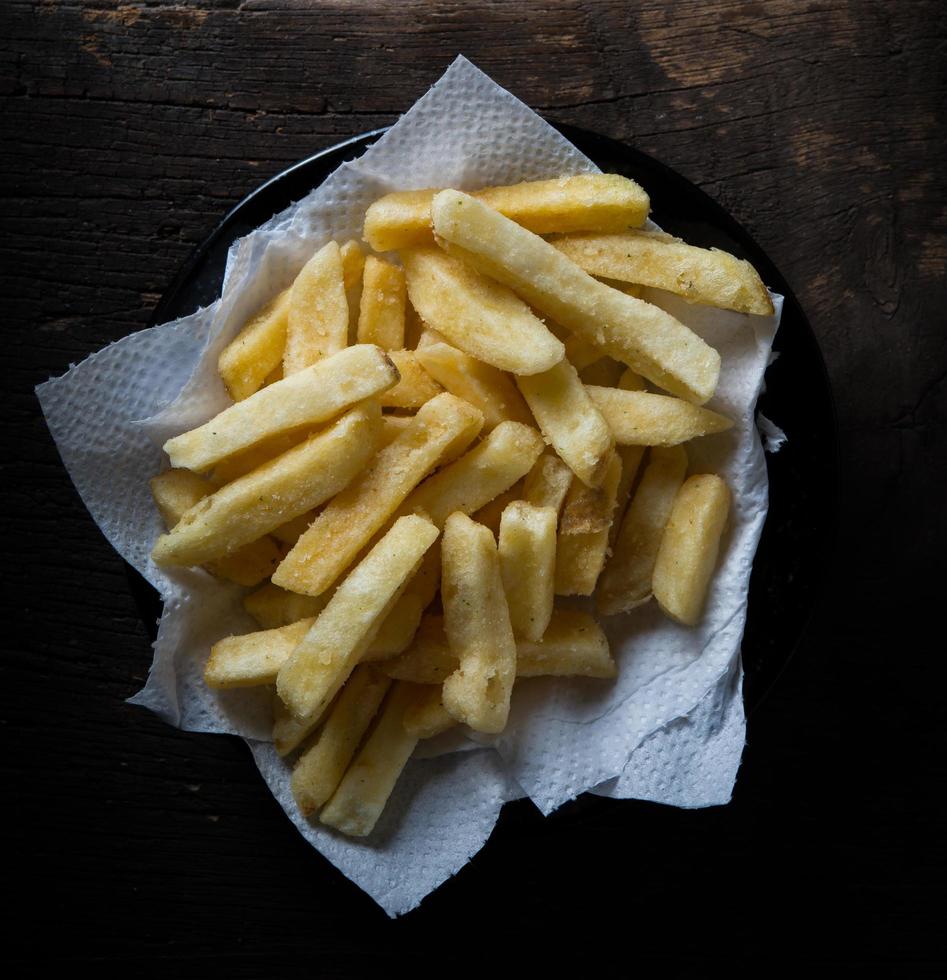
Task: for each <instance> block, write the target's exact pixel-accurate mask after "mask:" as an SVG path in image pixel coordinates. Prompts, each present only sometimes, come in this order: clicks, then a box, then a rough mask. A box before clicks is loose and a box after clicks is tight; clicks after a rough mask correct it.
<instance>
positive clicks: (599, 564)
mask: <svg viewBox="0 0 947 980" xmlns="http://www.w3.org/2000/svg"><path fill="white" fill-rule="evenodd" d="M620 479H621V459H620V458H619V456H618V454H617V453H615V452H613V453H612V456H611V459H610V460H609V464H608V470H607V471H606V474H605V480H604V482H603V483H602V486H601V487H600V488H599V489H598V490H594V491H593V490H590V489H589V488H588V487H584V486H582V487H580V488H579V493H578V495H577V496H576V497H574V498H573V500H572V501H570V500H569V498H568V497H567V498H566V504H565V507H564V508H563V512H562V521H561V527H560V531H559V540H558V542H557V543H556V592H557V594H558V595H591V594H592V593H593V592H594V591H595V583H596V582H597V581H598V577H599V575H600V574H601V572H602V568H603V567H604V565H605V558H606V556H607V554H608V531H609V528H610V527H611V523H612V515H613V514H614V512H615V503H616V499H617V494H618V482H619V480H620ZM570 492H571V491H570ZM592 494H594V495H595V499H594V502H591V501H588V500H587V499H586V498H588V497H589V496H590V495H592ZM573 505H578V506H576V507H575V510H576V511H577V512H579V516H581V518H582V520H581V521H576V522H573V521H572V520H571V517H572V513H571V511H572V510H573ZM592 511H595V512H596V513H595V514H594V515H593V514H592V513H591V512H592ZM579 526H583V527H588V528H589V530H577V528H578V527H579Z"/></svg>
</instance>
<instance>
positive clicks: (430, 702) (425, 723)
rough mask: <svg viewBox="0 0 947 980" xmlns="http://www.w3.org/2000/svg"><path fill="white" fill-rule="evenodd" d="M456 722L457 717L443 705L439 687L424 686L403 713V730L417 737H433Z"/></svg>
mask: <svg viewBox="0 0 947 980" xmlns="http://www.w3.org/2000/svg"><path fill="white" fill-rule="evenodd" d="M456 724H457V719H456V718H454V717H452V716H451V714H450V713H449V712H448V710H447V708H445V707H444V703H443V701H442V700H441V689H440V688H439V687H430V686H427V687H424V688H423V689H422V690H421V692H420V693H419V694H418V695H417V697H416V698H415V700H414V702H413V703H412V704H411V707H409V708H408V709H407V711H405V713H404V730H405V731H406V732H407V733H408V734H409V735H414V736H415V737H417V738H418V739H423V738H433V737H434V736H435V735H440V734H441V732H446V731H447V729H448V728H453V727H454V725H456Z"/></svg>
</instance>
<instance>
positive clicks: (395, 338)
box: [358, 255, 407, 350]
mask: <svg viewBox="0 0 947 980" xmlns="http://www.w3.org/2000/svg"><path fill="white" fill-rule="evenodd" d="M406 298H407V295H406V293H405V285H404V270H403V269H399V268H398V266H396V265H392V264H391V263H390V262H386V261H385V260H384V259H376V258H375V256H374V255H369V256H368V258H367V259H365V269H364V272H363V273H362V299H361V305H360V307H359V315H358V342H359V343H360V344H377V345H378V346H379V347H381V348H382V350H402V349H403V348H404V307H405V301H406Z"/></svg>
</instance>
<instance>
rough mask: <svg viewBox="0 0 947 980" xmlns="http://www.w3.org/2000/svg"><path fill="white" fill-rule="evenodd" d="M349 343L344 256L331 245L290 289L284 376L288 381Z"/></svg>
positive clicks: (309, 264)
mask: <svg viewBox="0 0 947 980" xmlns="http://www.w3.org/2000/svg"><path fill="white" fill-rule="evenodd" d="M348 342H349V304H348V300H347V299H346V296H345V279H344V276H343V271H342V254H341V251H340V249H339V245H338V242H329V243H328V244H327V245H324V246H323V247H322V248H321V249H319V251H318V252H316V254H315V255H314V256H313V257H312V258H311V259H310V260H309V261H308V262H307V263H306V264H305V265H304V266H303V268H302V271H301V272H300V273H299V275H298V276H297V277H296V280H295V282H294V283H293V285H292V287H291V289H290V295H289V320H288V322H287V326H286V350H285V352H284V354H283V373H284V374H286V375H287V377H288V376H289V375H291V374H295V373H296V372H297V371H301V370H302V369H303V368H305V367H308V366H309V365H310V364H315V363H316V362H317V361H320V360H322V359H323V358H324V357H328V356H329V355H330V354H337V353H338V352H339V351H340V350H342V349H343V348H345V347H346V345H347V344H348Z"/></svg>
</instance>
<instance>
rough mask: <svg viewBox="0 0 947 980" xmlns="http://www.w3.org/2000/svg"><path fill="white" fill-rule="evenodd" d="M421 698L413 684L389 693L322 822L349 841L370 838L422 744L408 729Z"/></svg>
mask: <svg viewBox="0 0 947 980" xmlns="http://www.w3.org/2000/svg"><path fill="white" fill-rule="evenodd" d="M416 698H417V691H416V689H415V688H414V687H413V686H412V685H411V684H405V683H403V682H399V683H398V684H395V685H394V687H393V688H392V690H391V691H390V692H389V694H388V697H387V698H386V699H385V703H384V705H383V706H382V709H381V715H380V717H379V719H378V722H377V724H376V725H375V727H374V729H373V730H372V732H371V734H370V735H369V736H368V740H367V741H366V742H365V744H364V745H363V746H362V748H361V749H360V750H359V753H358V755H357V756H356V757H355V761H354V762H353V763H352V765H351V766H350V767H349V769H348V771H347V772H346V773H345V775H344V776H343V777H342V782H341V783H339V787H338V789H337V790H336V791H335V793H334V794H333V796H332V798H331V799H330V800H329V802H328V803H327V804H326V805H325V807H323V810H322V813H320V814H319V820H320V821H321V822H322V823H324V824H326V825H327V826H329V827H334V828H335V829H336V830H339V831H341V832H342V833H343V834H347V835H348V836H349V837H367V836H368V835H369V834H370V833H371V832H372V831H373V830H374V829H375V824H376V823H377V822H378V818H379V817H380V816H381V813H382V811H383V810H384V809H385V804H386V803H387V802H388V797H389V796H391V791H392V790H393V789H394V788H395V783H396V782H397V781H398V777H399V776H400V775H401V770H402V769H404V767H405V764H406V763H407V761H408V759H409V758H410V757H411V753H412V752H413V751H414V747H415V746H416V745H417V744H418V739H417V736H415V735H410V734H408V732H407V731H406V730H405V727H404V716H405V712H406V711H407V710H408V708H409V707H410V706H411V704H412V703H413V702H414V700H415V699H416Z"/></svg>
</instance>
